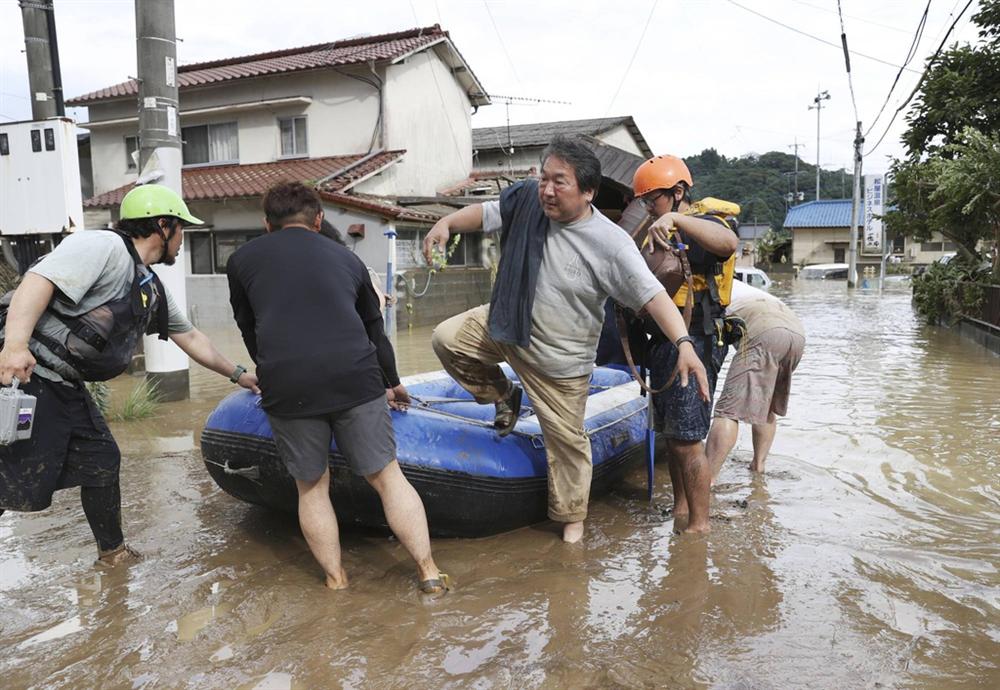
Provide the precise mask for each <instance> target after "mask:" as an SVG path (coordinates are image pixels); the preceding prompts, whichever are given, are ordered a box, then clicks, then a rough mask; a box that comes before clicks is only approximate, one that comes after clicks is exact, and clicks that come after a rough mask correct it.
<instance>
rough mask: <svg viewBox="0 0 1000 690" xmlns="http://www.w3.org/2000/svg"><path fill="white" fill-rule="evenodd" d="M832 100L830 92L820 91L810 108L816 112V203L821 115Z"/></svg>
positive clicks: (817, 197)
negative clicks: (826, 103) (824, 106)
mask: <svg viewBox="0 0 1000 690" xmlns="http://www.w3.org/2000/svg"><path fill="white" fill-rule="evenodd" d="M828 100H830V92H829V91H820V92H819V93H818V94H816V98H814V99H813V103H815V105H811V106H809V110H813V109H815V110H816V201H819V113H820V111H821V110H822V109H823V101H828Z"/></svg>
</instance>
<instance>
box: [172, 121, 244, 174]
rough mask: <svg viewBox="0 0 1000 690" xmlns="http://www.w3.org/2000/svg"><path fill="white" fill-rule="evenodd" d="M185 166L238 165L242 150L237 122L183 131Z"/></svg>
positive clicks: (183, 129)
mask: <svg viewBox="0 0 1000 690" xmlns="http://www.w3.org/2000/svg"><path fill="white" fill-rule="evenodd" d="M181 139H183V144H182V147H183V148H182V149H181V150H182V155H183V158H184V165H206V164H208V163H238V162H239V160H240V148H239V138H238V130H237V127H236V123H235V122H225V123H223V124H218V125H198V126H197V127H183V128H182V129H181Z"/></svg>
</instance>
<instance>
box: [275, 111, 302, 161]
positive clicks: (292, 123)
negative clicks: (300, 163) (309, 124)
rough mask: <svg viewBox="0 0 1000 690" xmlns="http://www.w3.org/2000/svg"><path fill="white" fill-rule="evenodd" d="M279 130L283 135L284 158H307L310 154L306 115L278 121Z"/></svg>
mask: <svg viewBox="0 0 1000 690" xmlns="http://www.w3.org/2000/svg"><path fill="white" fill-rule="evenodd" d="M278 130H279V132H280V134H281V155H282V156H305V155H307V154H308V153H309V148H308V146H307V144H306V118H305V116H304V115H303V116H301V117H287V118H282V119H280V120H278Z"/></svg>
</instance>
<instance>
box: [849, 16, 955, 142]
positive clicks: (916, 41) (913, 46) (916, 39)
mask: <svg viewBox="0 0 1000 690" xmlns="http://www.w3.org/2000/svg"><path fill="white" fill-rule="evenodd" d="M960 1H961V0H960ZM837 2H838V4H839V2H840V0H837ZM956 5H957V3H956ZM930 9H931V0H927V5H926V6H925V7H924V13H923V15H922V16H921V17H920V21H919V22H918V23H917V30H916V31H915V32H914V34H913V42H912V43H910V49H909V51H907V53H906V60H904V61H903V67H906V66H907V65H909V64H910V62H911V61H912V60H913V58H914V57H916V55H917V47H918V46H919V45H920V41H921V40H922V39H923V36H924V28H925V27H926V26H927V14H928V12H930ZM903 67H900V68H899V71H898V72H896V78H895V79H893V80H892V86H890V87H889V93H887V94H886V95H885V101H883V102H882V107H881V108H879V109H878V115H876V116H875V119H874V120H872V123H871V124H870V125H869V126H868V131H867V132H865V136H866V137H867V136H868V135H869V134H871V131H872V130H873V129H875V124H876V123H877V122H878V121H879V118H881V117H882V113H884V112H885V107H886V106H887V105H889V99H890V98H892V92H893V90H894V89H895V88H896V85H897V84H898V83H899V78H900V77H901V76H903ZM855 119H856V118H855Z"/></svg>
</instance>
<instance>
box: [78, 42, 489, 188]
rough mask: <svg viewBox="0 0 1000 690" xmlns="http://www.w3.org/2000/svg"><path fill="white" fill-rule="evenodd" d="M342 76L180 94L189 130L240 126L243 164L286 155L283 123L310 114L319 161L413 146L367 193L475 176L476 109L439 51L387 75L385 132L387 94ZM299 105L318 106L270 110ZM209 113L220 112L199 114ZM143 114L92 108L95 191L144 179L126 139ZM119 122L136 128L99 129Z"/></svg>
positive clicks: (326, 73)
mask: <svg viewBox="0 0 1000 690" xmlns="http://www.w3.org/2000/svg"><path fill="white" fill-rule="evenodd" d="M342 72H344V74H342V73H338V72H336V71H334V70H329V69H325V70H314V71H310V72H303V73H298V74H284V75H275V76H271V77H259V78H253V79H239V80H236V81H233V82H229V83H224V84H219V85H215V86H210V87H202V88H197V89H185V90H184V91H183V92H182V94H181V127H191V126H197V125H204V124H221V123H227V122H236V123H237V128H238V141H239V162H240V163H241V164H248V163H264V162H270V161H275V160H278V159H279V158H281V157H282V156H281V146H280V135H279V128H278V120H279V119H280V118H284V117H294V116H299V115H304V116H305V117H306V130H307V139H308V152H307V155H308V157H310V158H317V157H320V156H330V155H344V154H357V153H367V152H368V151H369V149H370V148H371V147H374V148H380V147H381V148H385V149H407V150H408V154H407V156H406V158H405V159H404V160H403V161H401V162H400V163H399V164H398V165H397V166H396V167H395V168H394V169H393V170H391V171H390V172H388V173H386V174H383V175H382V176H380V177H378V178H377V179H373V180H371V181H369V182H367V183H366V184H365V186H363V187H361V188H359V190H360V191H366V192H369V193H375V194H433V193H434V192H436V190H437V189H438V188H440V187H445V186H447V185H449V184H453V183H455V182H457V181H459V180H462V179H464V178H465V177H466V176H467V175H468V173H469V169H470V161H471V155H472V153H471V152H472V126H471V118H470V108H471V104H470V102H469V99H468V97H467V96H466V95H465V93H464V91H463V90H462V89H461V87H460V85H459V84H458V82H457V81H456V80H455V79H454V77H453V76H452V75H451V72H450V71H449V69H448V68H447V67H446V66H445V65H444V63H443V62H442V61H441V60H440V59H439V58H438V57H437V54H436V53H435V52H434V51H433V50H427V51H423V52H421V53H417V54H416V55H413V56H411V57H409V58H408V59H407V60H405V61H404V62H402V63H399V64H396V65H390V66H388V67H382V68H379V72H380V78H382V79H383V81H384V87H383V92H384V93H383V100H384V113H383V124H382V127H381V128H379V129H378V130H376V127H377V121H378V112H379V94H378V91H377V90H376V89H374V88H372V87H371V86H369V85H368V84H365V83H362V82H360V81H357V80H356V79H352V78H350V77H348V76H345V74H350V73H353V74H356V75H359V76H360V75H365V76H368V77H371V76H372V75H370V74H369V73H368V71H367V68H357V67H354V68H345V69H344V70H342ZM292 98H302V99H309V101H308V102H296V103H291V104H280V105H274V104H273V103H271V104H268V105H264V103H267V102H273V101H276V100H280V99H292ZM246 104H255V105H253V106H252V107H248V106H247V105H246ZM209 108H213V109H219V110H214V111H212V112H207V113H200V114H190V113H191V111H199V110H205V109H209ZM136 113H137V106H136V102H135V99H125V100H117V101H109V102H105V103H98V104H95V105H92V106H90V122H91V123H92V124H91V127H90V132H91V149H92V160H93V172H94V193H95V194H101V193H104V192H106V191H109V190H111V189H115V188H117V187H120V186H122V185H124V184H128V183H129V182H132V181H134V180H135V176H136V171H135V170H130V169H129V168H128V159H127V157H126V144H125V137H127V136H135V135H136V133H137V130H138V119H137V116H136ZM185 113H187V114H185ZM120 119H127V121H125V122H121V123H117V124H111V125H103V126H102V125H101V124H100V122H101V121H108V120H120Z"/></svg>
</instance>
